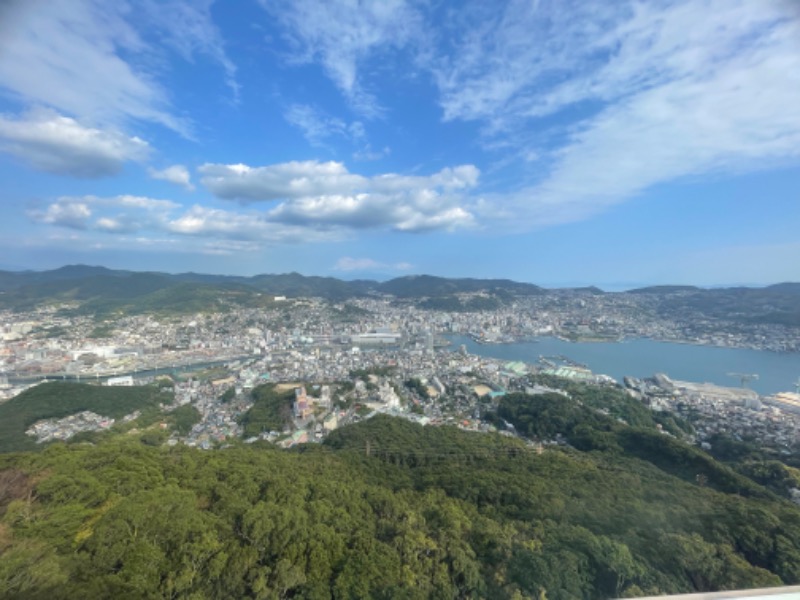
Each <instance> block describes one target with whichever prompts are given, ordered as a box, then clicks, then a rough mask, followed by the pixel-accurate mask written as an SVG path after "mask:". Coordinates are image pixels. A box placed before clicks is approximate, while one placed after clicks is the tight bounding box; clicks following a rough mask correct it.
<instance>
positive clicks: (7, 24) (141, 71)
mask: <svg viewBox="0 0 800 600" xmlns="http://www.w3.org/2000/svg"><path fill="white" fill-rule="evenodd" d="M209 5H210V2H208V1H205V2H202V3H199V4H198V3H189V2H185V1H178V0H171V1H169V2H154V1H152V0H148V1H146V2H137V3H135V4H129V3H128V2H125V1H124V0H120V1H118V2H102V1H100V0H52V1H48V2H43V1H42V0H30V1H28V0H11V2H10V4H9V5H8V6H6V7H5V9H4V12H3V15H2V16H3V20H4V24H3V27H2V31H1V32H0V86H2V87H3V88H5V89H6V90H7V91H9V92H11V93H12V94H14V95H16V96H17V97H19V98H20V99H22V100H24V101H27V102H30V103H33V104H39V105H44V106H49V107H52V108H54V109H56V110H58V111H59V112H61V113H65V114H68V115H70V116H74V117H77V118H79V119H91V121H92V122H94V123H105V124H113V125H116V126H119V127H121V126H127V125H129V124H130V122H131V121H143V122H151V123H158V124H160V125H163V126H165V127H168V128H170V129H172V130H175V131H177V132H180V133H181V134H183V135H187V136H188V135H190V133H191V124H190V122H189V121H188V120H187V118H186V117H184V116H178V115H177V114H176V111H175V110H174V109H173V107H172V104H171V99H170V95H169V93H168V92H167V90H166V89H165V87H164V86H163V85H162V84H161V83H159V80H160V78H161V77H162V76H163V68H164V65H165V61H163V60H161V58H162V56H163V54H164V53H163V49H164V48H171V49H172V50H174V51H175V52H177V53H178V54H179V55H180V56H182V57H183V58H184V59H186V60H192V59H193V58H194V57H195V56H197V55H206V56H208V57H209V58H210V59H211V60H213V61H215V62H217V63H219V64H220V65H221V66H222V68H223V69H224V71H225V77H226V80H227V82H228V84H229V85H230V86H231V87H232V88H233V89H234V91H236V90H237V89H238V86H237V84H236V81H235V72H236V68H235V66H234V65H233V63H232V62H231V61H230V59H229V58H228V57H227V55H226V54H225V51H224V48H223V46H222V42H221V39H220V36H219V34H218V32H217V30H216V28H215V27H214V25H213V23H212V21H211V19H210V13H209ZM156 40H158V42H160V43H158V42H157V41H156Z"/></svg>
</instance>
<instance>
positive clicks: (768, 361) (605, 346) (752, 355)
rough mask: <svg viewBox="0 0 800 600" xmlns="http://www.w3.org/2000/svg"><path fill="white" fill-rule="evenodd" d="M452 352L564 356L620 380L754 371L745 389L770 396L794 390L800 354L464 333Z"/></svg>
mask: <svg viewBox="0 0 800 600" xmlns="http://www.w3.org/2000/svg"><path fill="white" fill-rule="evenodd" d="M447 338H448V340H450V342H451V344H452V346H451V349H453V350H456V349H458V347H459V346H460V345H461V344H464V345H465V346H466V348H467V351H468V352H469V353H470V354H476V355H478V356H485V357H491V358H499V359H504V360H508V361H514V360H518V361H522V362H525V363H528V364H535V363H538V360H539V356H540V355H541V356H559V355H561V356H566V357H567V358H569V359H571V360H573V361H575V362H578V363H582V364H585V365H586V366H587V367H589V368H590V369H591V370H592V371H593V372H594V373H598V374H601V373H602V374H604V375H609V376H611V377H613V378H614V379H616V380H617V381H619V382H622V378H623V377H625V376H632V377H639V378H641V377H651V376H652V375H654V374H655V373H665V374H666V375H667V376H669V377H670V378H672V379H679V380H682V381H695V382H708V383H715V384H717V385H723V386H728V387H739V386H740V385H741V382H740V381H739V379H737V378H736V377H732V376H730V375H728V374H729V373H747V374H757V375H758V377H759V378H758V380H757V381H751V382H750V383H748V387H750V388H751V389H753V390H755V391H756V392H758V393H759V394H762V395H769V394H775V393H778V392H788V391H794V390H795V383H796V382H797V381H798V378H800V354H788V353H777V352H768V351H765V350H750V349H744V348H720V347H716V346H700V345H692V344H676V343H671V342H658V341H654V340H648V339H635V340H627V341H622V342H567V341H564V340H560V339H557V338H552V337H543V338H539V339H538V340H537V341H531V342H519V343H512V344H478V343H477V342H475V341H473V340H472V338H470V337H468V336H460V335H452V336H447Z"/></svg>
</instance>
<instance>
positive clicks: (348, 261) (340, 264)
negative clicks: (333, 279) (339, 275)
mask: <svg viewBox="0 0 800 600" xmlns="http://www.w3.org/2000/svg"><path fill="white" fill-rule="evenodd" d="M412 268H413V265H411V264H410V263H407V262H398V263H385V262H380V261H377V260H373V259H371V258H352V257H350V256H343V257H342V258H340V259H339V260H337V261H336V264H335V265H334V266H333V270H334V271H345V272H350V271H408V270H410V269H412Z"/></svg>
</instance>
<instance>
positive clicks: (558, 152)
mask: <svg viewBox="0 0 800 600" xmlns="http://www.w3.org/2000/svg"><path fill="white" fill-rule="evenodd" d="M475 10H479V9H475ZM481 10H482V9H481ZM481 14H483V13H481ZM473 16H474V15H473ZM797 16H798V15H797V11H792V10H791V9H790V8H789V4H788V3H782V2H777V1H775V2H764V3H758V4H753V3H752V2H747V1H745V0H698V1H679V2H660V3H646V4H645V3H628V2H624V3H610V4H602V5H600V4H597V3H577V4H575V5H573V4H568V5H566V4H564V3H562V2H552V1H551V2H547V1H542V2H538V3H527V2H526V3H523V2H510V3H509V4H508V5H507V6H506V7H505V10H504V11H502V12H500V14H499V15H498V16H496V17H491V16H489V17H488V18H487V19H485V20H484V21H481V24H480V25H473V26H472V27H471V28H468V29H467V30H465V31H466V33H463V34H462V35H461V37H460V38H458V40H457V41H456V42H455V46H454V48H453V51H452V52H451V53H450V54H449V55H448V56H447V57H446V58H444V59H440V60H439V61H438V62H437V63H435V66H434V67H433V68H434V72H435V73H436V80H437V84H438V86H439V89H440V101H441V105H442V108H443V110H444V118H445V119H447V120H455V119H460V120H478V121H480V122H482V123H483V124H484V136H485V138H484V139H485V141H486V143H487V145H490V146H494V147H495V148H500V149H502V150H503V151H506V152H515V153H516V154H517V155H518V156H525V155H530V153H533V155H535V156H537V157H538V158H539V160H540V161H543V162H544V163H545V164H546V165H548V169H549V170H548V171H547V172H546V174H545V176H544V177H542V178H541V179H540V181H539V182H538V183H535V184H529V185H528V186H526V187H524V188H522V189H519V190H518V191H517V192H516V193H511V194H495V195H491V196H490V195H487V196H485V197H484V200H485V202H484V204H483V211H480V212H481V214H482V215H483V216H486V217H487V218H498V217H504V218H506V219H507V220H508V221H509V222H510V223H511V224H512V225H513V226H514V227H516V228H522V229H524V228H530V227H532V226H534V227H535V226H543V225H550V224H555V223H563V222H568V221H574V220H578V219H582V218H586V217H587V216H590V215H592V214H595V213H596V212H598V211H600V210H603V209H604V208H606V207H608V206H610V205H613V204H616V203H619V202H622V201H624V200H627V199H628V198H630V197H632V196H633V195H635V194H637V193H639V192H641V191H643V190H645V189H647V188H649V187H651V186H654V185H657V184H660V183H665V182H672V181H678V180H681V179H682V178H685V177H687V176H701V175H717V174H719V173H723V172H739V171H746V170H754V169H763V168H774V167H775V165H777V164H781V163H782V162H786V161H796V160H797V158H798V156H800V25H799V23H800V21H798V19H797ZM568 109H575V110H573V111H572V112H567V111H568ZM575 115H581V118H580V119H578V120H576V118H575ZM553 117H556V118H557V119H559V121H553V120H552V118H553ZM545 118H550V120H549V121H543V119H545ZM555 122H558V123H560V127H561V129H560V133H559V134H556V135H555V136H550V137H549V139H548V137H547V136H542V135H541V134H540V136H539V137H540V139H542V138H543V139H546V140H547V143H546V144H542V143H541V142H540V143H539V144H535V143H534V144H532V143H531V138H532V137H533V136H531V135H530V132H531V131H532V130H533V129H532V128H534V127H539V128H540V127H542V124H543V123H547V124H548V127H550V128H551V129H552V128H553V127H554V125H553V123H555ZM519 132H521V133H519ZM542 168H543V167H542ZM540 172H541V171H540Z"/></svg>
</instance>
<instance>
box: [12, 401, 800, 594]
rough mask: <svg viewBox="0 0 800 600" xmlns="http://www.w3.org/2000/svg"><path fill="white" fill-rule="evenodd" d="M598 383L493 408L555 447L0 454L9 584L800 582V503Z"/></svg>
mask: <svg viewBox="0 0 800 600" xmlns="http://www.w3.org/2000/svg"><path fill="white" fill-rule="evenodd" d="M276 399H277V398H276ZM589 400H590V399H589V398H586V397H585V398H584V399H583V400H577V399H574V398H573V399H567V398H564V397H563V396H538V397H531V396H525V395H510V396H508V397H506V398H504V399H503V401H502V402H501V403H500V405H499V406H498V407H497V413H498V417H497V418H499V419H504V420H506V422H508V423H509V424H511V425H513V426H514V427H515V428H517V429H518V430H519V431H520V432H524V434H525V435H526V436H529V437H531V438H541V439H550V438H552V437H553V436H557V437H559V438H560V437H563V438H564V439H565V440H569V442H570V443H568V444H567V443H563V444H560V445H559V444H545V445H539V444H536V445H531V444H530V443H525V442H523V441H522V440H520V439H519V438H517V437H512V436H503V435H499V434H479V433H472V432H465V431H461V430H459V429H456V428H454V427H422V426H419V425H415V424H413V423H410V422H408V421H406V420H402V419H397V418H391V417H387V416H377V417H374V418H372V419H370V420H368V421H365V422H362V423H359V424H357V425H352V426H348V427H345V428H343V429H340V430H338V431H336V432H334V433H332V434H331V435H330V436H329V437H328V438H327V439H326V441H325V442H324V443H323V444H314V445H307V446H305V447H303V448H302V449H301V450H294V451H282V450H278V449H276V448H274V447H272V446H270V445H269V444H267V443H265V442H257V443H255V444H252V445H245V444H234V445H232V446H230V447H228V448H224V449H220V450H215V451H205V452H204V451H201V450H197V449H193V448H188V447H184V446H181V445H178V446H174V447H165V446H153V445H150V444H149V443H148V440H145V439H141V438H136V437H133V436H115V437H108V438H106V439H103V440H101V441H99V442H98V443H95V444H90V443H85V442H83V443H71V444H63V443H58V444H54V445H51V446H48V447H46V448H44V449H43V450H41V451H40V452H30V453H20V454H5V455H0V596H2V597H10V598H43V597H47V598H49V599H55V598H74V597H120V598H289V597H293V598H479V597H481V598H482V597H491V598H542V597H546V598H549V599H551V600H560V599H568V598H609V597H617V596H632V595H641V594H658V593H679V592H691V591H706V590H719V589H733V588H747V587H756V586H770V585H781V584H789V583H798V582H800V508H798V507H797V506H795V505H793V504H791V503H790V502H788V501H787V500H786V499H784V498H782V497H781V496H780V495H779V494H778V493H776V491H774V490H771V489H768V488H767V487H763V486H762V485H760V484H759V483H757V482H756V481H754V480H753V479H751V478H749V477H746V476H745V475H744V474H742V473H741V472H738V471H736V470H735V469H734V468H731V466H729V465H726V464H723V463H721V462H718V461H717V460H715V459H714V458H713V457H711V456H710V455H708V454H706V453H704V452H701V451H700V450H698V449H696V448H694V447H692V446H689V445H687V444H685V443H683V442H681V441H680V440H679V439H678V438H677V437H673V436H671V435H668V434H665V433H661V432H659V430H658V429H657V426H658V425H659V424H658V423H655V422H654V421H652V420H651V419H649V418H648V417H649V413H648V412H647V411H644V412H643V413H642V414H641V415H640V417H641V422H639V423H637V424H625V423H622V422H621V420H620V419H619V418H615V417H613V416H611V415H610V414H606V413H607V412H609V411H607V410H600V409H597V408H594V407H592V406H591V402H590V401H589ZM628 417H629V418H632V417H631V416H630V415H628ZM662 427H663V426H662ZM729 458H730V457H729ZM754 460H755V458H753V457H752V456H751V457H749V458H748V461H749V463H750V464H752V463H753V461H754Z"/></svg>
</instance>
